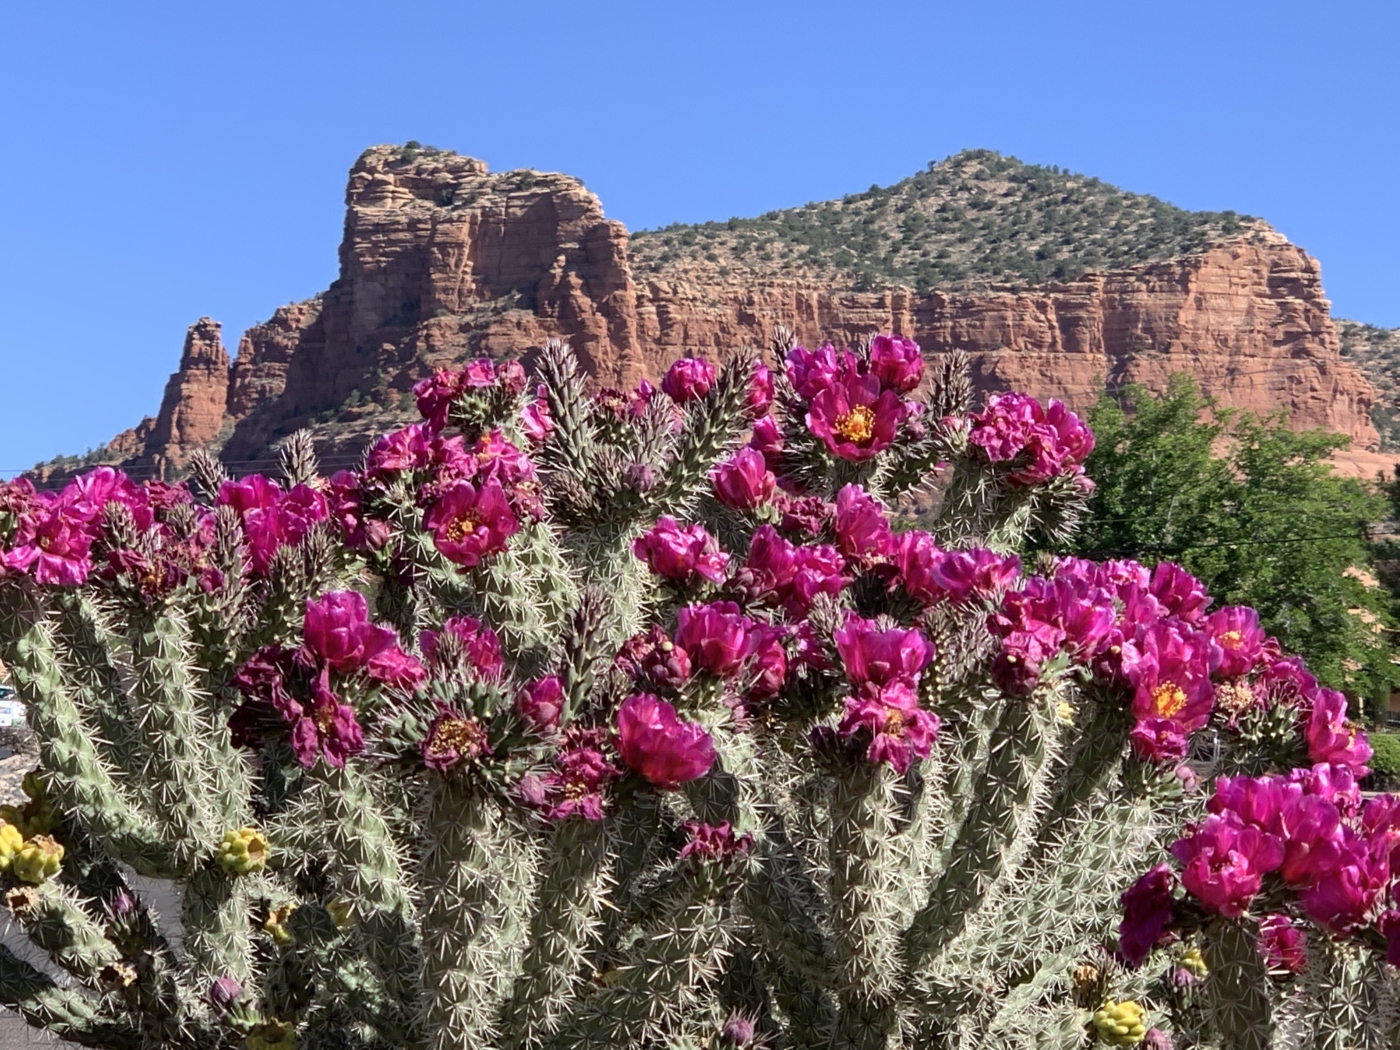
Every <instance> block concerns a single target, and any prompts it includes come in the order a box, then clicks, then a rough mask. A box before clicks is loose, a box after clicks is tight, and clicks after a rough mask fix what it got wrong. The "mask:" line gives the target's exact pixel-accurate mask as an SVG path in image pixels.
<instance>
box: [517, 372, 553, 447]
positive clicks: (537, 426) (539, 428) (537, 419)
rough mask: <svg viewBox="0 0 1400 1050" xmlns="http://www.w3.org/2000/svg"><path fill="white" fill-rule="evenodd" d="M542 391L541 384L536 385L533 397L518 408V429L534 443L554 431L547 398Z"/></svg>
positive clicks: (540, 442)
mask: <svg viewBox="0 0 1400 1050" xmlns="http://www.w3.org/2000/svg"><path fill="white" fill-rule="evenodd" d="M544 391H545V388H544V386H543V385H541V386H540V387H538V388H537V389H536V392H535V399H534V400H533V401H531V402H530V403H529V404H527V405H526V406H525V407H524V408H522V409H521V410H520V429H521V431H522V432H523V433H524V434H525V436H526V437H527V438H529V439H530V441H531V442H533V443H534V444H536V445H539V444H542V443H543V442H544V441H546V440H547V439H548V438H549V435H550V434H552V433H553V432H554V419H553V417H551V416H550V414H549V400H548V399H547V398H546V397H545V392H544Z"/></svg>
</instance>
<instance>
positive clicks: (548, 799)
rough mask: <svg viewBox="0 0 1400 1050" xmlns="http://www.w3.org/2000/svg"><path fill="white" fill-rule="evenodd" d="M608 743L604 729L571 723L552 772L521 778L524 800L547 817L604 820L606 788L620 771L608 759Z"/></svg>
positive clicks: (552, 818)
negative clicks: (606, 749) (606, 745)
mask: <svg viewBox="0 0 1400 1050" xmlns="http://www.w3.org/2000/svg"><path fill="white" fill-rule="evenodd" d="M605 744H606V734H605V733H604V731H603V730H601V729H584V728H582V727H580V726H577V725H572V726H569V727H568V728H567V729H565V730H564V741H563V743H562V744H561V745H560V747H559V752H558V754H556V755H555V756H554V767H553V768H552V769H551V770H550V771H549V773H547V774H546V775H544V776H542V777H541V776H535V775H528V776H526V777H523V778H521V781H520V788H519V790H520V795H521V799H522V801H524V802H525V803H526V804H527V805H529V806H532V807H534V808H535V809H538V810H539V811H540V812H541V814H542V815H543V816H544V818H545V819H546V820H552V821H560V820H567V819H568V818H570V817H574V816H577V817H581V818H582V819H584V820H602V819H603V810H604V809H605V808H606V805H607V802H606V797H605V792H606V791H607V788H608V785H609V784H611V783H612V782H613V781H614V780H615V779H616V778H617V775H618V774H619V773H620V772H621V770H619V769H618V767H617V766H616V765H614V764H613V762H612V761H611V760H609V758H608V756H607V754H606V752H605V750H604V746H605Z"/></svg>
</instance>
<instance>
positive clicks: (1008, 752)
mask: <svg viewBox="0 0 1400 1050" xmlns="http://www.w3.org/2000/svg"><path fill="white" fill-rule="evenodd" d="M1042 707H1043V704H1042V703H1034V702H1031V701H1022V702H1011V703H1008V704H1007V705H1006V707H1005V708H1004V709H1003V711H1002V714H1001V719H1000V721H999V722H998V723H997V727H996V729H995V730H994V731H993V733H992V739H991V744H990V749H989V752H988V760H987V766H986V773H985V775H984V776H983V779H982V782H981V784H980V785H979V790H978V792H977V796H976V801H975V802H974V804H973V806H972V809H971V810H970V811H969V813H968V816H967V819H966V821H965V822H964V823H963V825H962V828H961V831H960V832H959V834H958V838H957V841H956V842H955V843H954V845H953V848H952V851H951V854H950V857H949V860H948V864H947V867H946V868H945V869H944V871H943V873H942V874H941V875H940V876H939V877H938V878H937V879H936V880H935V881H934V883H933V885H932V886H931V888H930V890H929V892H928V894H927V897H926V903H925V904H924V905H923V907H921V908H920V909H919V912H918V913H917V914H916V915H915V916H914V919H913V921H912V922H911V923H910V925H909V927H908V929H907V930H906V931H905V935H904V943H905V951H906V953H907V954H906V959H907V962H908V964H909V965H910V966H913V967H915V968H921V967H922V966H923V965H924V964H925V963H926V962H927V961H928V960H929V959H930V958H931V957H932V956H933V955H934V954H935V953H937V952H939V951H941V950H942V949H943V948H944V947H946V946H947V945H948V944H949V942H951V941H952V940H953V938H954V937H956V936H957V935H958V934H959V933H961V932H962V930H963V928H964V926H965V925H966V923H967V921H968V919H969V917H970V916H971V914H972V912H973V911H974V910H975V909H976V908H978V907H979V906H980V905H981V904H982V901H983V899H984V898H985V896H986V894H987V892H988V891H989V890H990V889H991V887H992V884H993V883H994V882H995V881H996V879H997V878H998V877H999V876H1000V875H1001V873H1002V864H1003V861H1004V854H1005V851H1006V850H1007V849H1008V848H1009V847H1010V846H1011V845H1012V843H1013V841H1014V839H1015V838H1016V836H1017V831H1018V827H1019V826H1020V825H1021V824H1022V822H1023V821H1024V820H1025V818H1026V816H1027V813H1028V810H1029V809H1030V806H1031V802H1032V794H1033V781H1034V780H1035V777H1036V774H1037V772H1038V771H1039V769H1040V768H1041V766H1042V765H1043V764H1044V763H1045V762H1046V761H1047V733H1046V726H1045V725H1044V723H1045V721H1046V715H1045V712H1044V711H1043V710H1042Z"/></svg>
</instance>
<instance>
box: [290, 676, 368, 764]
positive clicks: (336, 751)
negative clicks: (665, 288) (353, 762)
mask: <svg viewBox="0 0 1400 1050" xmlns="http://www.w3.org/2000/svg"><path fill="white" fill-rule="evenodd" d="M310 685H311V699H310V701H309V702H308V703H307V705H306V707H305V710H304V712H303V713H302V715H301V717H299V718H297V719H296V721H294V722H293V723H292V735H291V742H292V751H293V753H295V755H296V758H297V761H298V762H300V763H301V764H302V765H303V766H305V767H306V768H307V769H310V768H311V767H312V766H314V765H315V764H316V759H317V758H318V757H319V758H324V759H325V760H326V764H327V765H331V766H334V767H335V768H336V769H344V768H345V760H346V759H347V758H349V757H350V756H351V755H355V754H359V752H361V751H363V750H364V747H365V735H364V730H362V729H361V728H360V723H359V720H358V719H357V718H356V717H355V709H354V708H353V707H351V706H350V705H349V704H346V703H342V702H341V700H340V698H339V697H338V696H336V695H335V693H333V692H332V691H331V687H330V680H329V669H328V668H324V667H323V668H322V669H321V673H320V674H319V675H317V676H316V677H315V678H313V679H312V680H311V683H310Z"/></svg>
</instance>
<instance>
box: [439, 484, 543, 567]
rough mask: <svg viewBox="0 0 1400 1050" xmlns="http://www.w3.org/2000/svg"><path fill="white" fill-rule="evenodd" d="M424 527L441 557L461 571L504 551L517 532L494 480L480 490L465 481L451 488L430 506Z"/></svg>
mask: <svg viewBox="0 0 1400 1050" xmlns="http://www.w3.org/2000/svg"><path fill="white" fill-rule="evenodd" d="M423 524H424V526H425V527H426V528H429V529H432V530H433V543H434V545H435V546H436V547H437V549H438V550H439V551H441V552H442V555H443V556H444V557H445V558H447V560H448V561H451V562H454V563H456V564H457V565H460V566H462V567H463V568H464V569H469V568H472V567H473V566H476V565H480V564H481V560H482V559H483V558H485V557H488V556H490V555H492V554H496V553H498V552H500V551H503V550H505V548H506V544H507V542H508V541H509V540H510V538H511V537H512V536H514V535H515V534H516V533H517V532H519V531H520V522H519V521H518V520H517V519H516V517H515V514H514V513H512V511H511V508H510V504H509V503H508V502H507V501H506V495H505V491H504V490H503V489H502V488H501V484H500V482H498V481H494V480H492V481H487V482H486V483H485V484H483V485H481V486H480V487H479V488H478V487H476V486H473V485H472V484H471V483H470V482H466V481H461V482H458V483H456V484H454V485H452V486H451V487H450V488H448V489H447V491H446V492H444V493H443V495H442V498H441V499H439V500H438V501H437V503H435V504H433V506H432V509H430V510H429V511H428V514H427V516H426V517H425V518H424V519H423Z"/></svg>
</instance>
